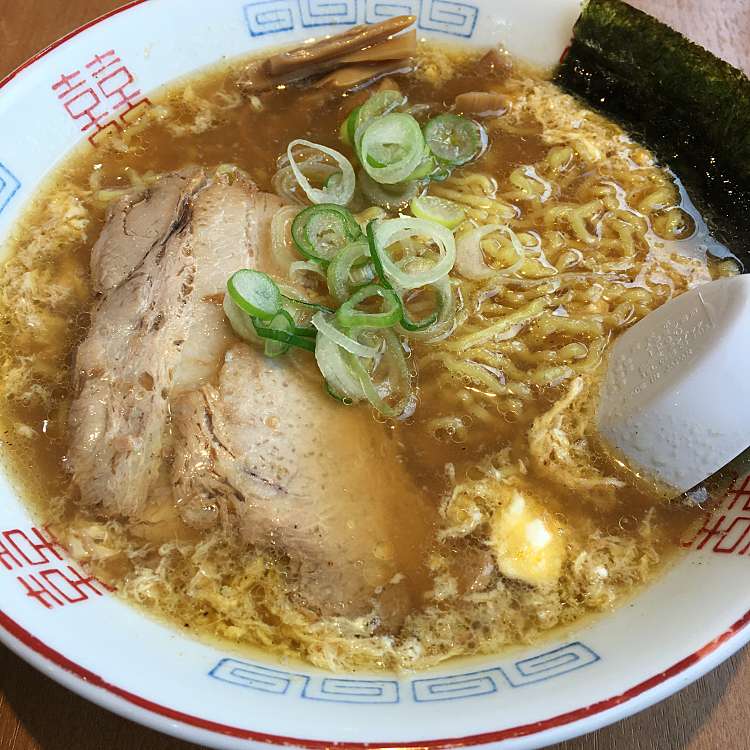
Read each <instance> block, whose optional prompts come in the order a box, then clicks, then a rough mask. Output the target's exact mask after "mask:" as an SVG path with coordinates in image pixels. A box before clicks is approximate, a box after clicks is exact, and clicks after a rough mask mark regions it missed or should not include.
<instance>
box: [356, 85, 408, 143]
mask: <svg viewBox="0 0 750 750" xmlns="http://www.w3.org/2000/svg"><path fill="white" fill-rule="evenodd" d="M404 104H406V97H405V96H404V95H403V94H401V93H400V92H398V91H390V90H389V91H379V92H378V93H377V94H373V95H372V96H371V97H370V98H369V99H368V100H367V101H366V102H365V103H364V104H363V105H362V106H361V107H359V108H358V109H357V115H356V119H355V120H354V121H353V122H352V123H351V124H352V125H353V127H354V135H353V137H352V145H353V146H354V147H355V149H356V150H357V152H358V153H359V146H360V142H361V141H362V136H363V135H364V132H365V130H366V129H367V127H368V126H369V125H370V123H371V122H372V121H373V120H375V119H376V118H378V117H382V116H383V115H387V114H389V113H390V112H393V110H395V109H398V108H399V107H401V106H403V105H404ZM350 117H351V115H350ZM348 119H349V118H347V120H348ZM347 132H349V130H348V128H347Z"/></svg>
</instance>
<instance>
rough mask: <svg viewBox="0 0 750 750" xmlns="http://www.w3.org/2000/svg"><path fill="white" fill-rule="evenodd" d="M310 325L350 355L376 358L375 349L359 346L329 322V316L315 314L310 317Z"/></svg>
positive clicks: (376, 352) (357, 342)
mask: <svg viewBox="0 0 750 750" xmlns="http://www.w3.org/2000/svg"><path fill="white" fill-rule="evenodd" d="M312 324H313V325H314V326H315V327H316V328H317V329H318V331H319V332H320V333H321V334H323V335H324V336H326V337H327V338H329V339H331V341H333V342H334V343H335V344H336V345H337V346H340V347H341V348H342V349H344V350H345V351H347V352H349V353H350V354H355V355H356V356H357V357H377V355H378V349H377V347H373V346H366V345H365V344H360V343H359V341H357V340H355V339H353V338H351V336H347V335H346V334H345V333H344V332H343V331H341V330H339V329H338V328H337V327H336V326H335V325H334V323H332V322H331V321H330V318H329V316H327V315H326V314H325V313H322V312H317V313H315V315H313V317H312Z"/></svg>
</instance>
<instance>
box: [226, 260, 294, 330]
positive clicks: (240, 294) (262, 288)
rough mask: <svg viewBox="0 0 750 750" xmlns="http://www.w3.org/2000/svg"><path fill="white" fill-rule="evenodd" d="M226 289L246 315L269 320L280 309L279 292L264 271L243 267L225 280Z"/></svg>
mask: <svg viewBox="0 0 750 750" xmlns="http://www.w3.org/2000/svg"><path fill="white" fill-rule="evenodd" d="M227 291H228V292H229V296H230V297H231V298H232V300H233V301H234V303H235V304H236V305H237V306H238V307H239V308H240V309H241V310H244V311H245V312H246V313H247V314H248V315H250V316H252V317H254V318H260V319H261V320H270V319H271V318H273V316H274V315H276V313H277V312H279V310H280V309H281V292H280V291H279V287H278V286H277V285H276V282H275V281H274V280H273V279H272V278H271V277H270V276H269V275H268V274H265V273H261V272H260V271H253V270H251V269H249V268H243V269H242V270H240V271H237V272H236V273H233V274H232V275H231V276H230V277H229V281H227Z"/></svg>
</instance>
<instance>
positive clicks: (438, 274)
mask: <svg viewBox="0 0 750 750" xmlns="http://www.w3.org/2000/svg"><path fill="white" fill-rule="evenodd" d="M411 237H423V238H425V239H428V240H429V241H430V242H431V243H434V244H435V245H436V246H437V248H438V251H439V255H438V258H437V260H436V261H435V262H434V263H433V264H432V265H431V266H430V267H429V268H421V269H420V270H419V271H416V272H411V273H410V272H409V271H408V269H404V268H402V267H401V265H399V264H398V263H397V262H396V261H394V260H393V259H392V258H391V256H390V255H389V253H388V248H389V246H390V245H392V244H393V243H394V242H397V241H404V240H406V239H410V238H411ZM367 238H368V241H369V242H370V255H371V256H372V258H373V262H374V263H375V268H376V270H377V271H378V273H379V274H380V276H381V278H382V279H387V280H388V281H389V282H390V283H391V284H392V285H395V286H397V287H400V288H402V289H418V288H419V287H422V286H427V285H428V284H432V283H434V282H436V281H438V280H439V279H441V278H442V277H443V276H446V275H447V274H449V273H450V272H451V270H452V268H453V264H454V263H455V262H456V243H455V240H454V239H453V234H452V233H451V231H450V230H449V229H446V227H444V226H441V225H440V224H435V223H434V222H431V221H426V220H425V219H418V218H416V217H412V216H401V217H399V218H398V219H384V220H380V221H377V220H376V221H374V222H370V224H368V226H367ZM420 265H422V264H420Z"/></svg>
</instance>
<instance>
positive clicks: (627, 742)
mask: <svg viewBox="0 0 750 750" xmlns="http://www.w3.org/2000/svg"><path fill="white" fill-rule="evenodd" d="M184 1H185V2H193V1H194V0H184ZM631 2H632V4H633V5H637V6H638V7H640V8H643V9H644V10H648V11H650V12H652V13H654V14H655V15H656V16H658V17H660V18H662V20H665V21H667V22H668V23H670V24H671V25H672V26H674V27H675V28H677V29H679V30H680V31H682V32H684V33H686V34H687V35H688V36H690V37H691V38H692V39H694V40H695V41H698V42H700V43H701V44H703V45H704V46H706V47H708V48H709V49H711V50H712V51H713V52H715V53H716V54H718V55H720V56H722V57H724V58H725V59H726V60H728V61H729V62H731V63H733V64H734V65H737V66H738V67H742V68H744V69H745V70H746V71H750V0H631ZM118 5H120V0H0V78H1V77H2V76H3V75H5V73H7V72H9V71H10V70H12V69H13V68H15V67H16V66H17V65H19V64H20V63H22V62H23V61H24V60H25V59H26V58H27V57H29V56H30V55H31V54H33V53H34V52H36V51H37V50H38V49H40V48H42V47H44V46H45V45H47V44H49V43H50V42H51V41H53V40H54V39H56V38H58V37H60V36H62V35H63V34H65V33H66V32H68V31H70V30H71V29H73V28H75V27H77V26H79V25H80V24H82V23H84V22H85V21H88V20H89V19H91V18H94V17H95V16H97V15H100V14H102V13H105V12H107V11H108V10H111V9H112V8H115V7H117V6H118ZM208 7H210V3H208ZM746 690H748V691H750V652H749V651H744V652H740V654H738V655H737V656H735V657H734V658H733V659H731V660H730V661H728V662H726V663H725V664H723V665H721V666H720V667H719V668H718V669H716V670H715V671H714V672H713V673H712V674H710V675H708V676H707V677H704V678H703V679H702V680H699V681H698V682H696V683H695V684H693V685H691V686H690V687H688V688H686V689H685V690H683V691H682V692H681V693H679V694H678V695H676V696H674V697H673V698H671V699H669V700H667V701H664V702H663V703H661V704H659V705H657V706H655V707H653V708H651V709H649V710H647V711H644V712H642V713H641V714H639V715H637V716H634V717H632V718H630V719H627V720H625V721H622V722H620V723H618V724H615V725H614V726H611V727H608V728H606V729H602V730H600V731H599V732H596V733H594V734H591V735H587V736H586V737H582V738H579V739H577V740H572V741H570V742H566V743H564V744H562V745H560V746H558V748H557V749H556V750H718V749H719V748H722V749H724V750H746V749H747V748H750V737H749V735H750V702H748V701H747V700H746V697H745V696H746V693H745V691H746ZM195 747H196V746H194V745H189V744H187V743H184V742H179V741H177V740H172V739H169V738H166V737H162V736H161V735H159V734H157V733H155V732H152V731H150V730H148V729H144V728H142V727H140V726H137V725H136V724H132V723H130V722H128V721H125V720H124V719H120V718H118V717H116V716H114V715H112V714H110V713H108V712H107V711H104V710H103V709H100V708H97V707H96V706H93V705H91V704H90V703H87V702H86V701H84V700H83V699H81V698H78V697H77V696H75V695H73V694H72V693H70V692H68V691H67V690H65V689H64V688H61V687H59V686H58V685H56V684H55V683H53V682H52V681H51V680H49V679H47V678H46V677H43V676H42V675H40V674H39V673H37V672H35V671H34V670H33V669H31V668H30V667H28V666H27V665H26V664H25V663H24V662H22V661H21V660H20V659H18V658H17V657H16V656H14V655H13V654H11V653H10V652H9V651H8V650H7V649H5V648H3V647H0V750H105V749H106V750H190V749H191V748H195Z"/></svg>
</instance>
